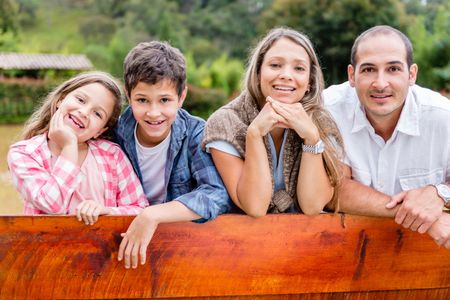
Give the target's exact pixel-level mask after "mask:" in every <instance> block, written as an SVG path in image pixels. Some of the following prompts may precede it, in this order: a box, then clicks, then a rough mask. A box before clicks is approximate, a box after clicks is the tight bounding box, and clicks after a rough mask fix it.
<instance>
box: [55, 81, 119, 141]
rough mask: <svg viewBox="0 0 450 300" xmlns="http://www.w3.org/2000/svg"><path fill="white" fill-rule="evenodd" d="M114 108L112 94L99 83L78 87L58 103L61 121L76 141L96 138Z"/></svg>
mask: <svg viewBox="0 0 450 300" xmlns="http://www.w3.org/2000/svg"><path fill="white" fill-rule="evenodd" d="M113 109H114V96H113V94H112V93H111V92H110V91H109V90H108V89H107V88H105V87H104V86H103V85H101V84H100V83H91V84H87V85H85V86H82V87H79V88H77V89H76V90H74V91H72V92H70V93H69V94H67V96H66V97H65V98H64V99H62V100H61V101H60V102H59V103H58V110H61V113H62V117H63V122H64V124H66V125H67V126H69V127H70V128H71V129H72V130H73V131H74V132H75V135H76V136H77V138H78V143H83V142H86V141H88V140H90V139H92V138H97V137H98V136H100V135H101V134H102V133H103V132H104V131H105V130H106V129H108V128H107V127H106V123H107V122H108V120H109V118H110V117H111V114H112V112H113Z"/></svg>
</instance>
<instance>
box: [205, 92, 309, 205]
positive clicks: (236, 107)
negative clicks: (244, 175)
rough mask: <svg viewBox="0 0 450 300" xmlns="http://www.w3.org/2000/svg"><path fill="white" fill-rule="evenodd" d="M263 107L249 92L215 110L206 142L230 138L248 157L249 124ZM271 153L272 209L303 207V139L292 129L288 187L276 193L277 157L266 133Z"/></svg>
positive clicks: (285, 164)
mask: <svg viewBox="0 0 450 300" xmlns="http://www.w3.org/2000/svg"><path fill="white" fill-rule="evenodd" d="M258 113H259V110H258V107H257V104H256V101H255V100H254V99H253V98H252V97H251V96H250V95H249V94H248V93H246V92H244V93H242V94H241V95H240V96H238V97H237V98H236V99H234V100H233V101H231V102H230V103H228V104H227V105H225V106H223V107H222V108H220V109H219V110H217V111H216V112H214V113H213V114H212V115H211V116H210V117H209V119H208V121H207V123H206V126H205V131H204V138H203V143H202V146H203V148H205V146H206V144H208V143H210V142H213V141H226V142H228V143H230V144H232V145H233V146H234V147H235V148H236V149H237V151H238V152H239V154H240V155H241V157H245V140H246V134H247V128H248V126H249V125H250V123H251V122H252V121H253V120H254V119H255V118H256V116H257V115H258ZM264 144H265V146H266V151H267V156H268V158H269V166H270V174H271V176H272V200H271V202H270V205H269V208H268V212H269V213H281V212H285V211H286V210H287V209H288V208H289V207H291V206H292V204H294V205H295V207H296V208H297V209H298V210H299V211H300V208H299V206H298V202H297V193H296V187H297V179H298V172H299V168H300V159H301V154H302V151H301V149H302V140H301V138H300V137H299V136H298V135H297V133H296V132H295V131H294V130H291V129H288V134H287V137H286V142H285V145H284V161H283V167H284V171H283V176H284V184H285V188H286V190H280V191H277V192H276V193H273V190H274V179H273V175H272V174H273V164H272V161H273V158H272V154H271V151H270V145H269V140H268V137H267V136H265V137H264Z"/></svg>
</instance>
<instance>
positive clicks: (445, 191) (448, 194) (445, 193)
mask: <svg viewBox="0 0 450 300" xmlns="http://www.w3.org/2000/svg"><path fill="white" fill-rule="evenodd" d="M437 188H438V192H439V194H440V195H441V196H442V197H444V198H447V199H448V198H450V188H449V187H448V186H447V185H446V184H439V185H438V186H437Z"/></svg>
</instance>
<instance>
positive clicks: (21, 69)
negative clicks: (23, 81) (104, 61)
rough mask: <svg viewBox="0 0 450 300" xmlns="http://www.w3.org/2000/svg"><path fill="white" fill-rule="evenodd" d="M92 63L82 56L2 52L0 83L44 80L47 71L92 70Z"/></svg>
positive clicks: (0, 54)
mask: <svg viewBox="0 0 450 300" xmlns="http://www.w3.org/2000/svg"><path fill="white" fill-rule="evenodd" d="M92 68H93V65H92V63H91V61H90V60H89V59H88V58H87V57H86V56H85V55H82V54H76V55H64V54H22V53H4V52H0V81H10V80H14V78H16V79H17V78H18V77H25V78H34V79H42V78H43V77H45V74H46V72H47V71H50V70H54V71H56V72H59V71H71V70H72V71H86V70H91V69H92Z"/></svg>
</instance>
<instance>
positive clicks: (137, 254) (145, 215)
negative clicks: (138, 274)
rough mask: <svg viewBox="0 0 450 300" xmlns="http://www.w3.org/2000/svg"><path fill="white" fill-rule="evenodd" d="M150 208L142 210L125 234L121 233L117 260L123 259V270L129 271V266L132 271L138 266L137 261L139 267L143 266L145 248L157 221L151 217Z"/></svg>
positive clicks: (156, 225)
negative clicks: (139, 264)
mask: <svg viewBox="0 0 450 300" xmlns="http://www.w3.org/2000/svg"><path fill="white" fill-rule="evenodd" d="M151 212H152V210H151V207H147V208H146V209H144V210H143V211H142V212H141V213H140V214H139V215H138V216H137V217H136V218H135V219H134V220H133V222H131V225H130V227H128V230H127V232H126V233H122V234H121V235H122V237H123V240H122V242H121V243H120V246H119V254H118V257H117V259H118V260H119V261H121V260H122V259H123V258H125V268H127V269H129V268H130V265H131V267H132V268H133V269H136V268H137V266H138V261H140V263H141V265H143V264H145V260H146V256H147V247H148V244H149V243H150V241H151V239H152V237H153V234H154V233H155V230H156V227H158V221H157V220H156V219H155V218H154V217H153V216H152V214H151Z"/></svg>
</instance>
